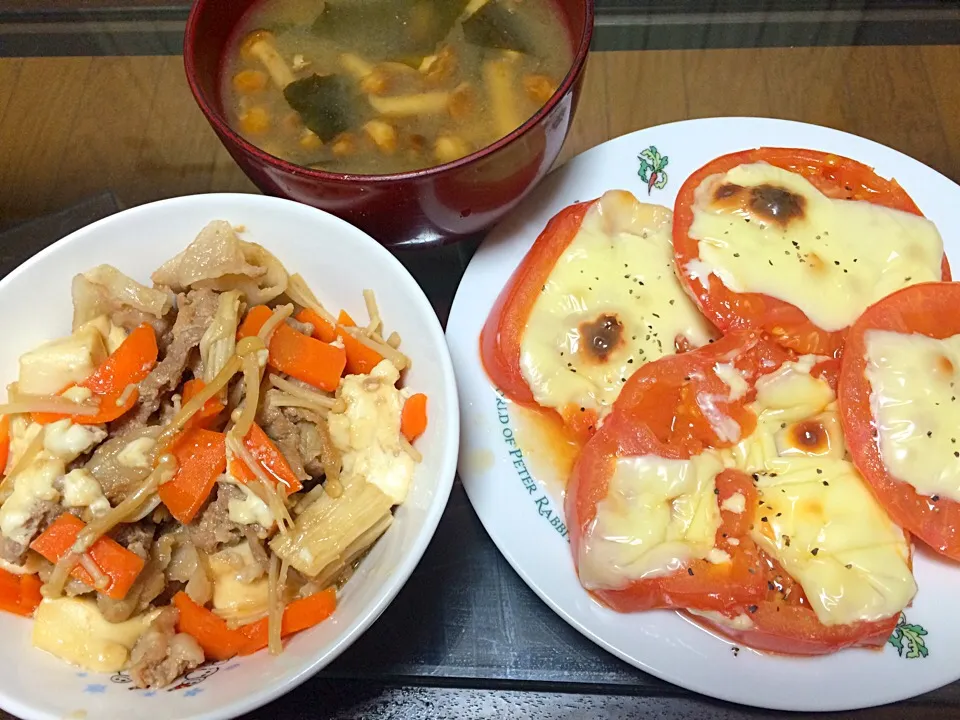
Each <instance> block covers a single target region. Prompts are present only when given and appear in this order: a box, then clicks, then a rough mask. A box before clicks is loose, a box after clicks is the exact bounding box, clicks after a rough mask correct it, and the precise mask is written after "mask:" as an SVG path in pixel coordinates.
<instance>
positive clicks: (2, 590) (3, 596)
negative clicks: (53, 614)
mask: <svg viewBox="0 0 960 720" xmlns="http://www.w3.org/2000/svg"><path fill="white" fill-rule="evenodd" d="M22 595H23V593H22V585H21V582H20V576H18V575H14V574H13V573H12V572H7V571H6V570H0V610H6V611H7V612H9V613H14V614H16V615H24V616H30V615H31V614H32V613H33V611H32V610H31V611H30V612H24V607H23V605H22V604H21V602H20V600H21V597H22Z"/></svg>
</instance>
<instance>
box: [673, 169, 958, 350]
mask: <svg viewBox="0 0 960 720" xmlns="http://www.w3.org/2000/svg"><path fill="white" fill-rule="evenodd" d="M689 233H690V237H691V238H693V239H695V240H697V241H698V244H697V245H698V254H699V257H698V258H697V259H695V260H692V261H690V262H689V263H687V265H686V267H684V272H685V273H686V274H687V275H688V276H690V277H693V278H697V279H699V280H701V281H702V282H704V283H706V282H707V279H708V277H709V276H710V275H711V274H712V275H715V276H716V277H718V278H719V279H720V280H721V281H722V282H723V284H724V285H725V286H726V287H727V288H729V289H730V290H733V291H735V292H741V293H748V292H750V293H762V294H764V295H769V296H770V297H774V298H777V299H779V300H783V301H784V302H788V303H790V304H792V305H795V306H796V307H798V308H800V309H801V310H802V311H803V312H804V313H805V314H806V315H807V317H809V318H810V320H811V321H812V322H813V323H814V324H815V325H817V326H818V327H820V328H823V329H824V330H830V331H833V330H840V329H842V328H845V327H848V326H849V325H850V324H852V323H853V322H854V321H855V320H856V319H857V318H858V317H859V316H860V314H861V313H862V312H863V311H864V310H865V309H866V308H867V307H868V306H869V305H872V304H873V303H874V302H876V301H877V300H879V299H880V298H882V297H885V296H887V295H889V294H890V293H892V292H894V291H896V290H899V289H900V288H902V287H906V286H908V285H913V284H915V283H920V282H926V281H931V280H939V279H940V276H941V267H940V264H941V260H942V257H943V241H942V239H941V238H940V234H939V233H938V232H937V228H936V227H935V226H934V225H933V223H931V222H930V221H929V220H927V219H925V218H923V217H920V216H918V215H913V214H911V213H907V212H901V211H899V210H892V209H890V208H886V207H881V206H879V205H873V204H871V203H868V202H864V201H855V200H835V199H832V198H828V197H827V196H825V195H824V194H823V193H821V192H820V191H819V190H817V188H815V187H814V186H813V185H812V184H811V183H810V182H809V181H807V180H806V179H805V178H804V177H802V176H800V175H798V174H795V173H791V172H788V171H786V170H783V169H781V168H778V167H774V166H773V165H768V164H767V163H752V164H747V165H739V166H737V167H735V168H733V169H731V170H729V171H728V172H726V173H722V174H717V175H712V176H710V177H708V178H706V179H705V180H704V181H703V183H701V185H700V187H699V188H697V190H696V192H695V199H694V206H693V222H692V224H691V226H690V230H689Z"/></svg>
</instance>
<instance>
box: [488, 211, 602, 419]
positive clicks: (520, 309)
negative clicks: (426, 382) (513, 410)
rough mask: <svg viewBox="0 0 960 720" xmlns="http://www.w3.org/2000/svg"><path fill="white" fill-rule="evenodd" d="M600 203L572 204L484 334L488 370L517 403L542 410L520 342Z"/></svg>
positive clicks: (550, 226) (534, 251)
mask: <svg viewBox="0 0 960 720" xmlns="http://www.w3.org/2000/svg"><path fill="white" fill-rule="evenodd" d="M594 202H596V200H591V201H589V202H582V203H577V204H576V205H571V206H569V207H566V208H564V209H563V210H561V211H560V212H559V213H557V214H556V215H555V216H554V217H553V218H551V220H550V222H548V223H547V226H546V227H545V228H544V229H543V232H541V233H540V235H539V237H537V239H536V241H535V242H534V243H533V246H532V247H531V248H530V250H528V251H527V254H526V255H525V256H524V258H523V260H522V261H521V263H520V265H518V266H517V269H516V270H514V272H513V275H511V276H510V279H509V280H508V281H507V284H506V285H505V286H504V288H503V290H501V291H500V295H499V296H498V297H497V300H496V302H495V303H494V305H493V308H492V309H491V310H490V314H489V315H488V316H487V321H486V323H484V326H483V330H482V331H481V332H480V360H481V362H482V363H483V368H484V370H485V371H486V373H487V375H488V376H489V377H490V380H491V381H493V384H494V385H496V386H497V387H498V388H500V389H501V390H502V391H503V392H504V394H505V395H506V396H507V397H508V398H509V399H510V400H513V401H514V402H516V403H520V404H522V405H528V406H533V407H537V404H536V402H535V401H534V399H533V393H532V392H531V391H530V387H529V386H528V385H527V382H526V380H524V378H523V373H522V372H521V370H520V343H521V341H522V340H523V333H524V330H525V329H526V327H527V320H528V319H529V318H530V313H531V311H532V310H533V306H534V304H535V303H536V301H537V296H538V295H539V293H540V291H541V289H542V287H543V285H544V283H545V282H546V281H547V278H549V277H550V273H551V272H552V271H553V267H554V265H556V264H557V261H558V260H559V259H560V256H561V255H563V251H564V250H566V249H567V246H568V245H570V243H571V242H573V239H574V238H575V237H576V235H577V232H578V231H579V230H580V224H581V223H582V222H583V218H584V216H585V215H586V214H587V210H589V209H590V206H591V205H593V203H594Z"/></svg>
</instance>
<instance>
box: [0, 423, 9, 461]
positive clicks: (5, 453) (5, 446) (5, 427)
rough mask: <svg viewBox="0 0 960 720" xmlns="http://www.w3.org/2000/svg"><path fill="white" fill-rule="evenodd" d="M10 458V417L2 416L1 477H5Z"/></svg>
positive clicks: (0, 428)
mask: <svg viewBox="0 0 960 720" xmlns="http://www.w3.org/2000/svg"><path fill="white" fill-rule="evenodd" d="M9 458H10V416H9V415H3V416H0V475H3V473H4V470H5V469H6V467H7V460H8V459H9Z"/></svg>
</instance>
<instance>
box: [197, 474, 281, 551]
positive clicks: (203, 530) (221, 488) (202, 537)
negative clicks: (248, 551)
mask: <svg viewBox="0 0 960 720" xmlns="http://www.w3.org/2000/svg"><path fill="white" fill-rule="evenodd" d="M245 497H246V496H245V495H244V493H243V490H241V489H240V488H238V487H236V486H234V485H231V484H229V483H222V484H219V485H218V486H217V497H216V499H215V500H214V501H213V502H211V503H210V504H209V505H207V507H206V508H204V510H203V512H202V513H201V515H200V518H199V519H198V520H194V521H193V522H192V523H190V525H188V526H187V527H188V529H189V531H190V540H191V541H192V542H193V544H194V545H195V546H196V548H197V549H198V550H201V551H203V552H205V553H208V554H213V553H215V552H217V551H218V550H220V549H222V548H223V547H224V546H226V545H235V544H236V543H237V542H239V541H240V540H242V539H243V538H244V536H245V528H252V529H253V531H254V532H255V533H256V535H257V537H259V538H260V539H261V540H262V539H264V538H266V537H267V535H268V533H267V530H265V529H264V528H262V527H260V526H259V525H241V524H239V523H235V522H234V521H233V520H231V519H230V500H243V499H244V498H245Z"/></svg>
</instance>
